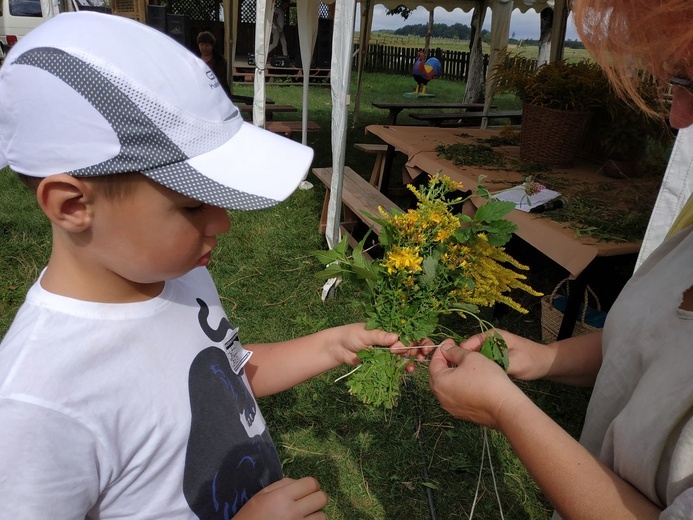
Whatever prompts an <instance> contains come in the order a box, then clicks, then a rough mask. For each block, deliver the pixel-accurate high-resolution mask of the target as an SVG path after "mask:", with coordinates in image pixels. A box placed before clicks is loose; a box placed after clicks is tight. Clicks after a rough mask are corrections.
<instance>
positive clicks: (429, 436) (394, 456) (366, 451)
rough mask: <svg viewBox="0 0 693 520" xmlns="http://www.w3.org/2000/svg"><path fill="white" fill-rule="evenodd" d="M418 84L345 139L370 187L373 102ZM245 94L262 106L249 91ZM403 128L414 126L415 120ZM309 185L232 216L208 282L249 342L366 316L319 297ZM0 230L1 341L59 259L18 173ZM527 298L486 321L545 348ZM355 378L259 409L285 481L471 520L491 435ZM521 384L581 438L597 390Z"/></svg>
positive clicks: (371, 516) (371, 511) (500, 475)
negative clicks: (357, 393)
mask: <svg viewBox="0 0 693 520" xmlns="http://www.w3.org/2000/svg"><path fill="white" fill-rule="evenodd" d="M412 86H413V85H412V81H411V80H410V79H409V78H399V77H393V76H384V75H378V74H369V75H367V77H366V80H365V81H364V92H363V99H362V103H361V109H362V111H361V120H360V122H359V124H358V125H354V126H350V128H349V129H348V146H347V152H346V163H347V164H349V165H350V166H352V167H354V168H355V169H356V170H357V171H359V172H361V173H362V174H364V175H366V174H367V173H369V172H370V168H371V167H372V161H373V157H372V156H368V155H367V154H364V153H361V152H359V151H357V150H355V149H354V147H353V143H354V142H357V141H368V140H371V141H373V142H375V140H373V139H371V136H366V135H364V126H365V125H367V124H371V123H382V122H383V120H384V118H385V116H386V113H385V112H383V111H381V110H378V109H375V108H373V107H372V106H371V104H370V103H371V102H372V101H376V100H381V101H387V100H400V99H402V93H403V92H407V91H409V90H411V88H412ZM429 88H430V91H431V92H433V93H435V94H436V96H437V97H436V98H435V99H436V100H438V101H459V100H460V99H461V97H462V95H463V89H462V85H460V84H455V83H451V82H445V81H434V82H432V83H431V84H430V87H429ZM352 91H355V89H353V90H352ZM236 92H238V93H242V94H250V95H252V87H248V88H245V87H239V88H237V89H236ZM268 95H269V97H271V98H274V99H275V100H276V101H277V102H278V103H291V104H294V105H298V106H300V103H301V89H300V87H290V86H282V87H269V88H268ZM494 103H496V104H498V105H499V106H503V108H512V107H513V106H514V103H516V102H515V100H513V99H511V98H499V99H497V100H494ZM330 111H331V101H330V93H329V90H328V89H325V88H320V87H312V88H311V91H310V118H311V119H313V120H315V121H316V122H318V123H319V124H320V125H321V126H322V127H323V128H324V131H323V132H319V133H312V134H309V139H310V143H309V144H310V145H311V146H313V147H314V148H315V150H316V158H315V162H314V166H326V165H329V164H330V163H331V143H330V136H329V130H328V129H329V124H330V120H331V112H330ZM400 117H401V118H402V122H403V123H405V122H407V118H406V115H405V114H402V115H401V116H400ZM394 171H398V170H394ZM309 180H313V181H314V182H315V186H314V188H313V189H311V190H303V191H302V190H299V191H297V192H296V193H295V194H294V195H293V196H292V197H290V199H289V200H287V201H285V202H284V203H281V204H279V205H278V206H276V207H274V208H270V209H266V210H262V211H256V212H231V220H232V227H231V230H230V232H229V233H228V234H226V235H224V236H223V237H220V242H219V248H218V249H217V250H216V251H215V254H214V258H213V261H212V262H211V264H210V270H211V272H212V275H213V276H214V278H215V280H216V282H217V285H218V288H219V292H220V295H221V298H222V302H223V304H224V306H225V309H226V312H227V314H228V316H229V320H230V321H231V323H233V324H234V325H235V326H239V327H240V331H241V332H240V333H241V339H242V341H244V342H246V343H251V342H264V341H280V340H283V339H288V338H292V337H296V336H300V335H305V334H308V333H311V332H314V331H317V330H320V329H322V328H325V327H329V326H334V325H339V324H343V323H347V322H351V321H356V320H359V319H360V318H361V316H362V313H361V308H360V300H359V289H358V287H355V286H342V287H341V288H340V289H339V291H338V297H337V298H335V299H331V300H329V301H327V302H323V301H322V300H321V298H320V285H321V283H320V282H319V281H318V280H317V279H316V278H315V274H316V273H317V272H318V271H320V270H321V269H322V266H321V265H319V264H318V262H317V261H316V260H315V259H314V258H313V256H312V255H311V254H310V252H311V251H312V250H315V249H319V248H324V247H325V244H324V239H323V237H322V236H321V235H320V234H319V233H318V221H319V215H320V208H321V205H322V199H323V194H324V188H323V186H322V184H321V183H319V182H317V181H316V180H315V179H314V178H313V177H309ZM393 180H394V179H393ZM0 229H1V230H2V234H3V241H2V243H1V246H0V247H1V248H2V249H1V253H2V254H1V255H0V258H1V260H0V262H2V264H0V265H1V268H2V273H3V275H2V284H0V302H1V304H0V305H1V306H0V335H4V333H5V331H6V330H7V327H8V326H9V324H10V321H11V318H12V316H13V315H14V313H15V312H16V310H17V307H18V306H19V305H20V304H21V301H22V300H23V297H24V294H25V293H26V291H27V289H28V288H29V286H30V285H31V283H32V282H33V280H35V279H36V276H37V275H38V273H39V270H40V269H41V268H42V266H43V265H45V262H46V260H47V258H48V254H49V248H50V243H49V236H50V235H49V233H50V230H49V226H48V224H47V223H46V221H45V219H44V218H43V217H42V215H41V214H40V212H39V211H38V209H36V206H35V203H34V202H33V201H32V197H31V196H30V194H29V193H28V192H27V190H26V189H25V188H23V187H22V186H21V185H20V184H19V183H18V182H17V181H16V180H15V179H14V178H13V176H12V175H11V174H10V172H9V171H8V170H4V171H1V172H0ZM509 248H510V252H511V253H512V254H514V255H515V256H516V257H517V258H518V259H519V260H520V261H523V262H525V263H527V264H529V265H530V266H531V268H532V273H531V282H532V284H533V285H534V286H535V287H536V288H537V289H539V290H542V291H544V292H550V290H551V289H552V287H553V286H554V285H555V283H557V281H558V280H560V279H561V278H562V277H563V276H565V275H564V274H563V273H562V272H560V271H558V270H557V268H556V267H555V266H554V265H553V264H552V263H551V262H550V261H548V260H547V259H545V258H541V257H539V256H537V254H536V253H534V252H532V251H530V250H528V249H527V248H525V247H524V246H523V245H522V243H521V242H519V241H511V243H510V246H509ZM624 272H627V269H626V270H625V271H624ZM517 298H518V300H520V301H521V303H522V304H523V305H524V306H525V307H526V308H528V309H529V310H530V314H529V315H526V316H521V315H518V314H515V313H512V312H508V313H504V314H502V315H500V316H497V317H493V316H491V314H490V312H489V314H488V316H487V317H488V318H489V319H493V321H494V322H495V323H497V324H498V325H499V326H501V327H503V328H506V329H509V330H512V331H515V332H518V333H521V334H523V335H526V336H528V337H531V338H534V339H537V340H538V339H539V338H540V336H541V331H540V326H539V324H540V302H539V299H538V298H532V297H523V295H517ZM445 324H446V326H448V327H450V328H453V329H454V330H456V331H458V332H463V331H464V330H466V329H467V328H468V327H470V325H468V324H466V323H464V322H463V321H462V320H461V319H459V318H458V319H452V318H450V319H447V320H446V321H445ZM347 370H348V369H347V368H346V367H340V368H338V369H335V370H333V371H331V372H329V373H327V374H323V375H321V376H318V377H316V378H314V379H312V380H311V381H309V382H307V383H304V384H302V385H299V386H298V387H296V388H294V389H292V390H289V391H287V392H284V393H282V394H280V395H276V396H272V397H269V398H265V399H262V400H261V402H260V404H261V406H262V409H263V413H264V415H265V417H266V419H267V421H268V423H269V426H270V429H271V431H272V432H273V438H274V441H275V443H276V445H277V448H278V452H279V455H280V458H281V460H282V463H283V467H284V471H285V473H286V475H287V476H289V477H294V478H299V477H303V476H306V475H313V476H315V477H317V478H318V480H319V481H320V482H321V484H322V485H323V487H324V489H325V490H326V491H327V492H328V494H329V495H330V497H331V500H330V503H329V505H328V507H327V510H326V513H327V518H328V519H330V520H342V519H344V520H359V519H364V520H388V519H395V518H407V519H411V520H418V519H421V520H424V519H428V518H431V509H430V505H429V504H430V503H432V504H433V509H434V511H435V514H436V516H437V518H441V519H446V520H447V519H449V520H453V519H463V518H468V515H469V513H470V511H471V509H472V505H473V502H474V495H475V488H476V483H477V477H478V474H479V467H480V463H481V454H482V439H483V431H482V429H480V428H479V427H477V426H475V425H473V424H468V423H463V422H460V421H457V420H454V419H453V418H451V417H450V416H449V415H448V414H447V413H446V412H444V411H443V410H442V409H441V408H440V407H439V405H438V404H437V402H436V400H435V399H434V397H433V396H432V393H431V392H430V390H429V389H428V383H427V370H426V367H425V366H422V367H420V369H419V370H417V371H416V373H415V374H414V375H413V377H412V378H411V385H410V388H411V389H410V390H409V391H408V393H407V396H406V398H405V399H404V400H403V402H402V404H401V405H400V406H399V407H398V408H396V409H395V410H392V411H383V410H372V409H369V408H366V407H364V406H362V405H361V404H360V403H358V402H355V401H354V400H353V399H352V398H351V397H350V396H349V395H348V394H347V391H346V387H345V385H344V384H343V383H342V382H338V383H335V382H334V380H335V379H336V378H337V377H339V376H340V375H342V374H344V373H346V372H347ZM521 386H522V388H523V389H524V390H525V391H526V392H527V394H528V395H530V396H531V398H532V399H534V400H535V402H537V403H538V404H539V406H541V407H542V408H543V409H544V410H545V411H546V412H547V413H548V414H549V415H551V416H552V417H553V418H555V419H556V420H557V421H558V422H559V424H561V425H562V426H563V427H565V428H566V429H567V430H568V431H569V432H570V433H571V434H572V435H575V436H577V435H578V434H579V431H580V428H581V425H582V417H583V414H584V411H585V408H586V403H587V399H588V397H589V390H577V391H576V390H575V389H573V388H565V387H561V386H558V385H553V384H550V383H545V382H536V383H531V384H530V383H522V384H521ZM489 442H490V452H491V457H492V461H493V467H494V468H495V472H496V479H497V483H498V486H499V496H500V499H501V503H502V507H503V512H504V515H505V518H507V519H509V520H526V519H532V520H535V519H537V520H541V519H548V518H549V517H550V511H551V507H550V505H549V504H548V503H547V502H546V500H545V499H544V497H543V496H542V494H541V493H540V492H539V491H538V489H537V488H536V486H535V485H534V483H533V481H532V480H531V478H530V477H529V475H528V474H527V472H526V471H525V470H524V468H523V467H522V465H521V464H520V463H519V461H518V460H517V458H516V457H515V455H514V454H513V452H512V450H511V448H510V446H509V445H508V443H507V442H506V441H505V439H504V438H503V437H502V436H500V435H498V434H496V433H494V432H490V433H489ZM479 496H480V498H479V503H478V505H477V506H476V509H475V513H474V518H478V519H496V518H499V517H500V513H499V510H498V505H497V503H496V499H495V498H494V490H493V481H492V478H491V474H490V472H489V470H488V465H487V466H486V469H485V470H484V472H483V474H482V480H481V486H480V491H479ZM429 498H430V502H429Z"/></svg>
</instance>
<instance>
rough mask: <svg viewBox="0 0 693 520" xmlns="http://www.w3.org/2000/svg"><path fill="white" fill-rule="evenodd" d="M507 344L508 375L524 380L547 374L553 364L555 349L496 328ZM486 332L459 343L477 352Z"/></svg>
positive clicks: (538, 377) (542, 376)
mask: <svg viewBox="0 0 693 520" xmlns="http://www.w3.org/2000/svg"><path fill="white" fill-rule="evenodd" d="M497 332H498V333H499V334H500V335H501V336H502V337H503V339H504V340H505V343H506V345H507V346H508V360H509V366H508V375H509V376H511V377H515V378H517V379H522V380H524V381H532V380H534V379H541V378H544V377H546V376H547V374H548V373H549V370H550V368H551V365H552V364H553V361H554V358H555V355H556V350H555V348H549V346H547V345H543V344H541V343H537V342H536V341H532V340H529V339H527V338H523V337H521V336H517V335H516V334H512V333H510V332H507V331H505V330H497ZM485 337H486V333H481V334H476V335H475V336H472V337H470V338H469V339H467V340H465V341H463V342H462V343H460V347H462V348H464V349H466V350H473V351H475V352H479V350H481V346H482V345H483V343H484V338H485Z"/></svg>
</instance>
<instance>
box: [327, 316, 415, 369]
mask: <svg viewBox="0 0 693 520" xmlns="http://www.w3.org/2000/svg"><path fill="white" fill-rule="evenodd" d="M333 330H334V331H335V332H336V333H337V334H338V335H339V337H338V344H339V345H340V346H341V347H342V351H343V360H342V363H346V364H347V365H358V364H359V363H360V361H359V358H358V356H357V355H356V353H357V352H359V351H361V350H363V349H367V348H371V347H372V346H380V347H392V346H399V347H402V348H405V347H404V344H402V343H401V342H400V341H399V340H398V338H397V334H394V333H391V332H385V331H384V330H379V329H371V330H367V329H366V326H365V324H364V323H352V324H351V325H344V326H343V327H336V328H335V329H333Z"/></svg>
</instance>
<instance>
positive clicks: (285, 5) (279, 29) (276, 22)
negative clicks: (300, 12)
mask: <svg viewBox="0 0 693 520" xmlns="http://www.w3.org/2000/svg"><path fill="white" fill-rule="evenodd" d="M290 5H291V4H290V3H289V0H282V3H281V4H279V5H278V6H277V7H275V8H274V14H273V16H272V38H271V40H270V44H269V47H268V48H267V55H268V56H269V55H270V53H271V52H272V51H273V50H274V49H275V48H276V47H277V45H279V43H280V42H281V44H282V53H283V54H282V55H283V56H288V55H289V49H288V47H287V44H286V35H285V34H284V26H285V25H286V17H287V15H288V12H289V7H290Z"/></svg>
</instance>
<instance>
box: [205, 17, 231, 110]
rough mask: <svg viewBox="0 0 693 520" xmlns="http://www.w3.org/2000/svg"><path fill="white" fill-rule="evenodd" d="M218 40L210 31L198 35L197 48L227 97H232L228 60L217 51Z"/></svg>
mask: <svg viewBox="0 0 693 520" xmlns="http://www.w3.org/2000/svg"><path fill="white" fill-rule="evenodd" d="M216 45H217V39H216V38H215V37H214V35H213V34H212V33H211V32H209V31H202V32H201V33H200V34H198V35H197V48H198V50H199V51H200V58H202V61H204V62H205V63H206V64H207V66H208V67H209V68H210V69H212V72H214V75H215V76H216V77H217V80H218V81H219V85H221V88H222V89H224V92H226V95H227V96H229V97H230V96H231V89H230V88H229V80H228V65H227V63H226V58H224V56H222V54H221V53H220V52H219V51H218V50H217V47H216Z"/></svg>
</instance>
